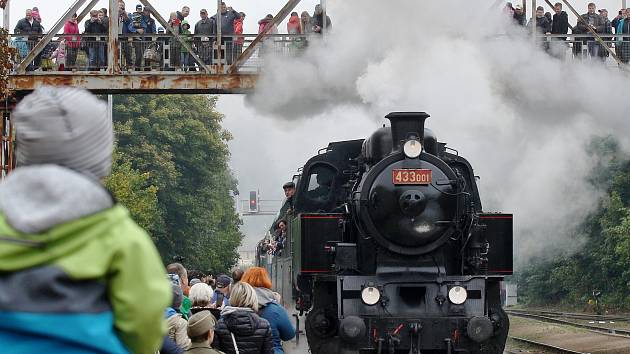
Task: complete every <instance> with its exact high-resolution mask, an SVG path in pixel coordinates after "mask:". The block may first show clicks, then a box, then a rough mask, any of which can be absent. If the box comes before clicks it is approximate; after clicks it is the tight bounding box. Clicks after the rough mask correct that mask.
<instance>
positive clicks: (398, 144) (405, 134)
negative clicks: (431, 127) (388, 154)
mask: <svg viewBox="0 0 630 354" xmlns="http://www.w3.org/2000/svg"><path fill="white" fill-rule="evenodd" d="M429 117H430V116H429V115H428V114H427V113H425V112H392V113H390V114H388V115H386V116H385V118H387V119H389V121H390V122H391V126H392V145H393V151H396V150H401V149H402V144H403V142H404V141H405V140H407V139H408V138H409V137H410V136H415V137H416V138H418V140H420V142H421V143H422V144H423V145H424V121H425V120H426V119H427V118H429Z"/></svg>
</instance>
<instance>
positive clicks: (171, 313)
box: [165, 307, 191, 349]
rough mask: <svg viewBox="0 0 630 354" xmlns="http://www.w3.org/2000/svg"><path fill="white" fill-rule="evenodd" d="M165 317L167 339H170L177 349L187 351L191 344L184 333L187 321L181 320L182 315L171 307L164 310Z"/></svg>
mask: <svg viewBox="0 0 630 354" xmlns="http://www.w3.org/2000/svg"><path fill="white" fill-rule="evenodd" d="M165 317H166V320H167V323H168V337H169V338H170V339H172V340H173V341H174V342H175V344H177V346H178V347H180V348H182V349H188V348H189V347H190V343H191V342H190V338H188V334H187V332H186V330H187V328H188V321H186V320H185V319H184V318H182V315H181V314H180V313H178V312H177V311H175V309H173V308H172V307H169V308H167V309H166V312H165Z"/></svg>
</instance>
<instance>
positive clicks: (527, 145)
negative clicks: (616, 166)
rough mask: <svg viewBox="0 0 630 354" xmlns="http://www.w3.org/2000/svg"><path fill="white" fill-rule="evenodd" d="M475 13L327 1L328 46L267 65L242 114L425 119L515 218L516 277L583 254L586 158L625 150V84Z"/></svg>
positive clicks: (488, 204) (628, 81)
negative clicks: (527, 268) (600, 146)
mask: <svg viewBox="0 0 630 354" xmlns="http://www.w3.org/2000/svg"><path fill="white" fill-rule="evenodd" d="M482 3H483V4H485V2H480V4H479V5H474V6H473V5H472V4H471V2H470V1H464V0H460V1H455V0H450V1H441V0H440V1H438V0H433V1H425V0H423V1H412V0H401V1H396V2H393V3H392V4H391V5H390V4H389V3H387V9H384V6H386V4H385V3H384V2H383V1H377V0H360V1H359V0H353V1H329V4H328V12H329V14H334V17H333V22H334V26H335V28H334V31H333V32H332V33H330V34H329V36H328V37H327V40H326V43H321V42H315V41H311V43H310V46H309V49H308V51H307V52H306V53H305V54H304V55H303V56H302V57H300V58H299V60H296V59H294V58H291V59H288V58H269V59H268V60H267V63H266V66H265V72H264V74H263V75H262V77H261V79H260V81H259V84H258V88H257V92H256V94H254V95H252V96H250V97H248V99H247V102H248V103H249V104H250V105H252V106H253V107H254V108H255V109H256V110H257V111H259V112H262V113H265V114H268V115H272V116H275V117H278V118H282V119H286V120H293V119H298V118H302V117H311V116H313V115H317V114H322V113H325V112H331V111H332V110H333V108H338V107H344V106H348V108H347V110H346V111H347V112H348V113H347V115H348V116H352V115H359V114H361V115H365V109H361V110H359V109H355V108H352V106H354V105H356V104H357V103H362V104H363V105H364V106H365V107H367V108H366V109H367V111H368V112H369V115H371V117H365V119H366V121H368V120H373V119H380V118H382V117H383V116H384V115H385V114H386V113H388V112H390V111H403V110H414V111H417V110H422V111H426V112H428V113H429V114H431V116H432V118H430V119H429V120H428V121H427V127H429V128H431V129H432V130H433V131H434V132H436V134H437V136H438V138H439V139H440V140H441V141H445V142H448V144H449V146H451V147H453V148H456V149H458V150H459V151H460V153H461V154H462V155H463V156H465V157H466V158H467V159H468V160H469V161H470V162H471V164H472V165H473V167H474V168H475V173H476V174H478V175H480V176H481V180H480V182H479V184H480V188H481V191H480V193H481V198H482V202H483V203H484V210H486V211H504V212H512V213H514V214H515V238H516V241H515V254H516V257H517V259H518V260H519V262H520V264H524V263H525V262H527V261H528V260H529V259H530V258H531V257H532V256H539V255H543V256H549V255H554V254H557V253H558V252H566V251H572V250H575V249H577V248H578V247H579V244H580V240H579V238H577V237H576V236H575V233H576V227H577V226H578V225H579V223H580V222H581V221H582V220H584V217H585V216H586V215H588V214H589V213H590V212H592V211H593V210H594V208H596V207H597V205H598V203H597V201H598V198H599V197H601V194H600V192H599V191H598V190H597V189H596V188H593V187H592V186H590V185H589V184H588V183H586V181H585V178H586V176H587V175H588V173H589V171H590V169H591V167H592V166H593V165H594V164H595V163H596V161H594V160H593V159H594V158H593V157H590V156H588V154H587V153H586V150H585V148H586V146H587V144H588V142H589V141H590V139H591V138H592V137H593V136H594V135H607V134H613V135H615V136H616V137H617V138H619V139H620V140H621V141H622V144H624V145H625V146H626V147H627V146H628V145H629V144H628V143H629V139H628V136H629V134H628V133H630V129H629V127H630V123H629V122H630V121H629V120H628V119H629V118H628V117H629V114H628V112H630V99H628V93H630V77H629V76H628V75H627V74H625V73H623V72H622V71H620V70H619V69H617V68H614V67H610V65H609V66H605V65H603V64H601V63H597V62H590V61H587V62H579V61H574V60H572V59H571V58H570V55H569V54H567V60H566V61H560V60H558V59H555V58H552V57H551V56H549V55H548V54H546V53H544V52H543V51H542V50H540V49H539V47H538V46H536V45H534V44H533V43H532V40H531V38H530V37H529V35H528V34H527V33H525V31H524V30H522V29H517V28H514V26H512V24H511V22H510V19H508V18H507V17H506V16H505V15H504V14H502V13H501V9H493V10H489V9H488V8H487V7H489V6H490V4H491V2H488V3H487V4H485V5H483V6H482ZM484 6H487V7H484ZM444 9H449V10H448V12H447V13H446V14H445V12H444ZM444 15H446V16H444ZM346 118H347V117H338V119H346Z"/></svg>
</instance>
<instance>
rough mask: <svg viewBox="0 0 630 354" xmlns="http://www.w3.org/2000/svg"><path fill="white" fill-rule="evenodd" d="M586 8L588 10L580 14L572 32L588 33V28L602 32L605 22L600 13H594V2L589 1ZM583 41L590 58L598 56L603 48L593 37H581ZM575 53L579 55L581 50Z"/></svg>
mask: <svg viewBox="0 0 630 354" xmlns="http://www.w3.org/2000/svg"><path fill="white" fill-rule="evenodd" d="M587 9H588V12H587V13H585V14H583V15H582V16H580V18H579V19H578V23H577V24H576V25H575V27H573V33H576V34H589V33H591V32H590V31H589V29H590V30H592V31H594V32H596V33H604V32H605V25H606V23H605V21H604V19H603V18H602V17H601V16H600V15H598V14H597V13H595V9H596V7H595V4H594V3H589V4H588V6H587ZM583 42H584V43H585V44H586V45H587V46H588V53H589V54H590V55H591V58H597V57H599V51H600V50H603V48H601V46H600V45H599V43H597V42H596V41H595V38H593V37H587V38H583ZM576 54H578V55H579V56H581V52H580V53H576Z"/></svg>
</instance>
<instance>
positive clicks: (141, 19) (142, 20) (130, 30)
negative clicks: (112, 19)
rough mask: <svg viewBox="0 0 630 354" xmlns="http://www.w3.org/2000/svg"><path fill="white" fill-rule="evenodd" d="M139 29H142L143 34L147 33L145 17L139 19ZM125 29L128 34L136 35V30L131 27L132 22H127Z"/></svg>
mask: <svg viewBox="0 0 630 354" xmlns="http://www.w3.org/2000/svg"><path fill="white" fill-rule="evenodd" d="M140 27H141V28H142V29H144V33H148V28H149V26H148V24H147V21H146V17H144V16H141V17H140ZM127 29H128V30H129V33H138V29H137V28H136V27H134V25H133V20H132V21H129V24H128V25H127Z"/></svg>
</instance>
